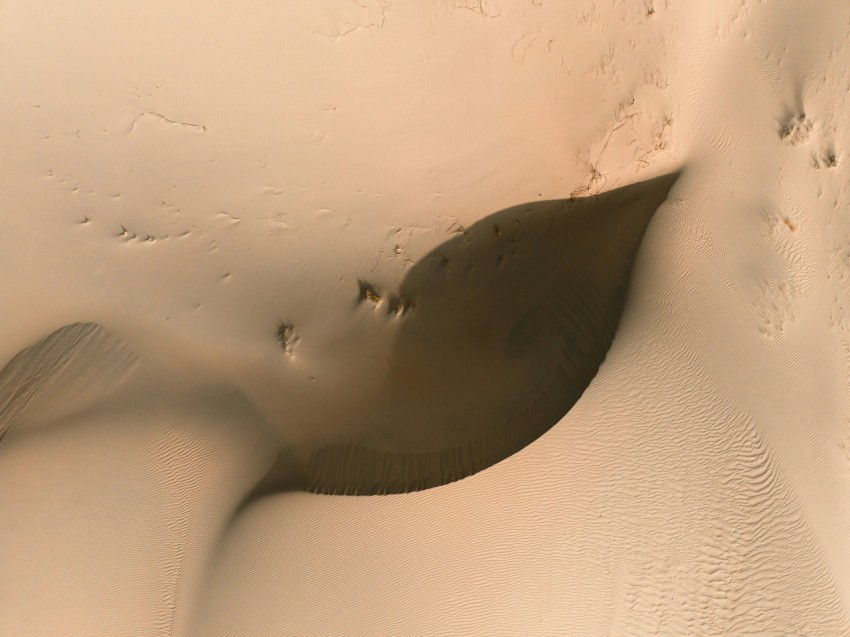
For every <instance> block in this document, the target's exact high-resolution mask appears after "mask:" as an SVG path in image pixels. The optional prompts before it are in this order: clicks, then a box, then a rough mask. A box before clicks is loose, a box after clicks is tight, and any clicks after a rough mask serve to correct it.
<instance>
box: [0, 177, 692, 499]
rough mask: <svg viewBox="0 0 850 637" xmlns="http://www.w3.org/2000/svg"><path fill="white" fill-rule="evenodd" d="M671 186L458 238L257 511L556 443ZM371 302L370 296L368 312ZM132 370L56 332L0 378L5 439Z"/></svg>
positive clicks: (284, 455)
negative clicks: (281, 500)
mask: <svg viewBox="0 0 850 637" xmlns="http://www.w3.org/2000/svg"><path fill="white" fill-rule="evenodd" d="M677 177H678V173H676V174H670V175H666V176H663V177H658V178H655V179H652V180H649V181H645V182H641V183H637V184H634V185H631V186H627V187H624V188H619V189H617V190H613V191H610V192H606V193H604V194H600V195H596V196H593V197H586V198H581V199H564V200H554V201H543V202H535V203H529V204H523V205H520V206H514V207H512V208H508V209H506V210H502V211H500V212H498V213H495V214H493V215H490V216H489V217H487V218H485V219H483V220H482V221H480V222H478V223H476V224H475V225H473V226H472V227H470V228H468V229H464V228H458V229H457V232H456V233H455V236H454V238H452V239H451V240H450V241H448V242H447V243H445V244H443V245H442V246H440V247H438V248H437V249H435V250H433V251H432V252H431V253H430V254H428V255H427V256H426V257H425V258H424V259H422V260H421V261H419V262H418V263H417V265H416V266H414V267H413V268H412V269H411V271H410V273H409V274H408V276H407V277H406V278H405V280H404V281H403V283H402V285H401V287H400V289H399V293H398V294H397V295H395V296H394V297H392V298H390V299H389V301H388V303H386V304H380V305H379V306H378V308H379V309H378V310H377V311H386V312H389V313H391V314H395V315H397V316H396V318H398V320H399V326H398V330H397V332H396V335H395V340H394V342H393V344H392V348H391V354H390V360H389V363H388V365H386V366H385V367H386V369H387V372H386V374H385V377H384V379H383V383H382V386H381V387H380V389H379V390H378V392H377V394H376V395H377V399H375V400H371V399H370V400H366V399H364V401H362V404H361V405H360V408H359V410H358V411H355V412H354V413H348V414H345V416H346V417H347V423H343V424H347V425H348V426H347V427H346V426H343V427H339V428H337V430H336V433H335V434H334V435H333V436H332V437H331V436H326V438H325V440H324V441H323V442H322V443H318V442H317V443H313V444H312V446H311V447H310V448H307V447H306V446H304V445H301V446H296V447H290V446H288V444H289V443H288V442H287V441H286V440H282V441H281V443H280V444H281V448H282V451H281V453H280V455H279V458H278V460H277V462H276V463H275V464H274V466H273V467H272V469H271V470H270V471H269V473H268V475H267V477H266V478H265V479H264V480H263V481H262V482H261V483H260V484H259V485H258V487H257V489H256V490H255V491H254V493H253V494H252V495H251V496H250V497H249V501H250V500H253V499H254V498H256V497H260V496H262V495H265V494H268V493H270V492H273V491H276V490H281V489H292V488H297V489H307V490H309V491H312V492H316V493H333V494H348V495H370V494H382V493H404V492H409V491H416V490H421V489H427V488H431V487H435V486H439V485H442V484H446V483H448V482H452V481H455V480H459V479H461V478H464V477H466V476H469V475H471V474H473V473H475V472H477V471H481V470H482V469H485V468H487V467H489V466H491V465H493V464H495V463H497V462H499V461H501V460H503V459H504V458H506V457H508V456H510V455H511V454H513V453H515V452H517V451H519V450H520V449H522V448H523V447H524V446H526V445H527V444H529V443H530V442H532V441H533V440H535V439H536V438H537V437H539V436H540V435H541V434H542V433H544V432H545V431H547V430H548V429H549V428H550V427H552V426H553V425H554V424H555V423H556V422H558V420H560V419H561V418H562V417H563V416H564V414H565V413H566V412H567V411H569V409H570V408H571V407H572V406H573V405H574V404H575V403H576V401H577V400H578V399H579V398H580V397H581V395H582V393H583V392H584V390H585V389H586V388H587V387H588V385H589V384H590V382H591V381H592V379H593V377H594V376H595V375H596V372H597V370H598V369H599V366H600V365H601V364H602V361H603V360H604V358H605V355H606V353H607V351H608V349H609V347H610V346H611V343H612V341H613V339H614V334H615V332H616V329H617V324H618V322H619V319H620V316H621V314H622V311H623V307H624V303H625V299H626V293H627V288H628V282H629V277H630V274H631V270H632V266H633V263H634V260H635V257H636V255H637V251H638V248H639V246H640V242H641V239H642V237H643V235H644V232H645V230H646V228H647V225H648V224H649V221H650V220H651V218H652V215H653V213H654V212H655V210H656V209H657V208H658V207H659V206H660V205H661V204H662V203H663V202H664V200H665V199H666V198H667V195H668V193H669V191H670V189H671V187H672V186H673V184H674V183H675V181H676V179H677ZM376 294H377V292H375V291H374V290H372V289H370V288H369V287H368V284H366V283H364V284H363V285H362V286H361V301H360V302H362V303H372V302H374V301H375V298H374V297H375V295H376ZM136 363H137V357H136V355H135V354H134V353H133V352H132V350H131V349H130V348H129V346H128V345H126V344H125V343H124V342H123V341H122V340H121V339H119V338H118V337H116V336H114V335H112V334H111V333H110V332H109V331H108V330H106V329H105V328H103V327H101V326H99V325H96V324H93V323H78V324H73V325H68V326H65V327H63V328H61V329H59V330H57V331H56V332H54V333H53V334H51V335H50V336H48V337H47V338H45V339H44V340H42V341H40V342H39V343H36V344H35V345H33V346H31V347H29V348H27V349H25V350H23V351H22V352H21V353H20V354H18V355H17V356H16V357H15V358H13V359H12V360H11V361H10V362H9V363H8V364H7V366H6V367H5V368H4V369H3V370H2V372H0V400H2V401H3V402H2V404H0V408H2V411H0V417H2V422H1V423H0V436H2V435H3V434H4V433H5V431H6V430H7V429H8V428H9V426H10V425H11V424H12V423H13V422H14V421H16V420H19V419H21V418H23V417H24V416H27V414H29V416H37V417H38V419H39V420H40V421H42V422H49V421H51V420H55V419H56V418H58V417H64V416H67V415H69V414H71V413H74V412H75V411H76V412H78V411H80V410H81V409H83V408H84V407H86V406H87V405H88V404H90V403H92V402H93V401H96V400H97V399H103V398H106V396H107V395H108V394H109V393H111V392H112V391H113V390H114V389H116V388H118V387H119V386H120V385H121V384H122V383H123V382H124V381H125V380H127V379H128V378H129V377H130V375H131V374H132V372H133V370H134V369H135V368H136ZM93 392H96V395H94V393H93ZM27 417H28V416H27ZM328 438H330V439H328Z"/></svg>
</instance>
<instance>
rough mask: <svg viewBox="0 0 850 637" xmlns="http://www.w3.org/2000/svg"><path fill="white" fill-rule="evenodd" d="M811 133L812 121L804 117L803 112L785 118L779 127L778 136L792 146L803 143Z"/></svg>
mask: <svg viewBox="0 0 850 637" xmlns="http://www.w3.org/2000/svg"><path fill="white" fill-rule="evenodd" d="M811 134H812V122H811V121H810V120H809V119H807V118H806V115H805V113H800V114H799V115H797V116H794V117H788V118H786V119H785V121H783V122H782V124H781V125H780V127H779V137H781V138H782V140H783V141H784V142H786V143H787V144H791V145H792V146H801V145H802V144H805V143H806V142H807V141H809V137H811Z"/></svg>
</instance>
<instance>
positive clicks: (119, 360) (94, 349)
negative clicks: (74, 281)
mask: <svg viewBox="0 0 850 637" xmlns="http://www.w3.org/2000/svg"><path fill="white" fill-rule="evenodd" d="M137 363H138V358H137V356H136V354H135V353H134V352H133V351H132V350H131V349H130V348H129V347H128V346H127V344H126V343H124V341H123V340H122V339H120V338H118V337H117V336H115V335H114V334H112V333H111V332H109V330H107V329H105V328H103V327H101V326H100V325H97V324H95V323H75V324H73V325H66V326H65V327H62V328H60V329H58V330H56V331H55V332H53V333H52V334H50V335H49V336H47V337H46V338H44V339H42V340H41V341H39V342H38V343H35V344H33V345H31V346H30V347H27V348H26V349H24V350H22V351H21V352H20V353H18V354H17V355H16V356H15V357H14V358H13V359H12V360H10V361H9V362H8V363H7V364H6V366H5V367H4V368H3V370H2V371H0V439H2V438H3V436H5V434H6V432H7V431H8V430H9V428H10V427H11V426H12V425H13V423H16V422H17V421H19V420H27V419H30V420H32V419H33V418H38V420H40V421H41V422H50V421H52V420H55V419H57V418H60V417H67V416H70V415H72V414H74V413H75V412H78V411H80V410H82V409H85V408H86V407H87V406H89V405H91V404H92V403H94V402H96V401H97V400H101V399H103V398H105V397H106V396H108V395H109V394H110V393H112V392H113V391H114V390H116V389H117V388H118V387H119V386H120V385H121V384H123V383H124V382H125V381H126V380H127V379H128V378H129V377H130V376H131V375H132V373H133V371H134V370H135V369H136V366H137Z"/></svg>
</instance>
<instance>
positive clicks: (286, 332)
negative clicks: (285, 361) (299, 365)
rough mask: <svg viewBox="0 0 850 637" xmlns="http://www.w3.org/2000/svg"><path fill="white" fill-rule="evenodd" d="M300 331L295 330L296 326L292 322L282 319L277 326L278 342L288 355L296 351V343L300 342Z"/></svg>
mask: <svg viewBox="0 0 850 637" xmlns="http://www.w3.org/2000/svg"><path fill="white" fill-rule="evenodd" d="M298 339H299V336H298V332H296V331H295V326H294V325H292V323H286V322H284V321H281V322H280V324H279V325H278V326H277V342H278V343H280V347H281V349H283V351H284V353H286V354H287V356H292V355H293V353H294V352H295V345H296V344H297V343H298Z"/></svg>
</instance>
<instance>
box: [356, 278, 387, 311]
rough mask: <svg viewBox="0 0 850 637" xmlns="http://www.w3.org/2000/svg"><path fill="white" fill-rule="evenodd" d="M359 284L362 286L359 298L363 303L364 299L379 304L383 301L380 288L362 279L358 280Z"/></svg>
mask: <svg viewBox="0 0 850 637" xmlns="http://www.w3.org/2000/svg"><path fill="white" fill-rule="evenodd" d="M357 285H358V286H359V288H360V294H359V297H358V298H359V300H360V302H361V303H363V302H364V301H368V302H369V303H374V304H375V305H379V304H380V303H381V301H383V298H381V295H380V293H379V292H378V289H377V288H376V287H375V286H374V285H372V284H371V283H369V282H368V281H364V280H363V279H360V280H358V281H357Z"/></svg>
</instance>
